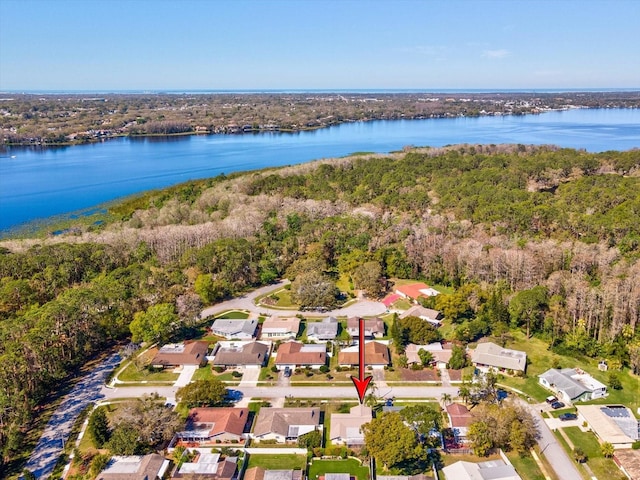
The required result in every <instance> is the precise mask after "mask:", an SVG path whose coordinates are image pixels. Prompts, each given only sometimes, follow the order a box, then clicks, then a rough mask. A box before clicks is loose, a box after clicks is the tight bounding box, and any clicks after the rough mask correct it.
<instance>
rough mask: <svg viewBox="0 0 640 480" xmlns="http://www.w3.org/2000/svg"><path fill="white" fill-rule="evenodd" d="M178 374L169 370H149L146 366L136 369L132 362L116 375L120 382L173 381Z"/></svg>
mask: <svg viewBox="0 0 640 480" xmlns="http://www.w3.org/2000/svg"><path fill="white" fill-rule="evenodd" d="M178 376H179V374H178V373H173V372H172V371H171V370H161V371H159V372H153V373H152V372H150V371H149V370H147V369H146V368H142V369H140V370H138V369H137V368H136V366H135V365H134V364H133V363H129V365H127V366H126V368H125V369H124V370H122V371H121V372H120V374H119V375H118V380H120V381H121V382H175V381H176V380H177V379H178Z"/></svg>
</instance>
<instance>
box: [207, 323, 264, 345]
mask: <svg viewBox="0 0 640 480" xmlns="http://www.w3.org/2000/svg"><path fill="white" fill-rule="evenodd" d="M257 329H258V320H257V319H244V320H230V319H226V318H219V319H217V320H216V321H215V322H213V324H212V325H211V333H213V334H214V335H218V336H219V337H224V338H227V339H229V340H231V339H238V340H251V339H252V338H254V337H255V336H256V330H257Z"/></svg>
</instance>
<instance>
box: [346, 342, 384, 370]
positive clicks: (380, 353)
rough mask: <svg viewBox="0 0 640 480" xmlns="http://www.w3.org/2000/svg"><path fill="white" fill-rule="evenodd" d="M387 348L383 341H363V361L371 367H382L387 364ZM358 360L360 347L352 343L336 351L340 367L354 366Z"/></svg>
mask: <svg viewBox="0 0 640 480" xmlns="http://www.w3.org/2000/svg"><path fill="white" fill-rule="evenodd" d="M389 358H390V357H389V349H388V348H387V346H386V345H385V344H384V343H380V342H372V341H370V342H365V343H364V363H365V365H366V366H371V367H373V368H383V367H384V366H385V365H389V362H390V360H389ZM359 362H360V347H359V346H358V345H354V346H352V347H347V348H344V349H342V351H341V352H340V353H338V364H339V365H340V366H341V367H354V366H357V365H358V364H359Z"/></svg>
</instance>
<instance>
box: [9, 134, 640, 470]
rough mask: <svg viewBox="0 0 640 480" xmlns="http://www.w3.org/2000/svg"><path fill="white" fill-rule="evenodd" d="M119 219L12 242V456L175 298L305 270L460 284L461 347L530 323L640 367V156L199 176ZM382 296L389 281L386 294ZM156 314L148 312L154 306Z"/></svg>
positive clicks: (448, 299)
mask: <svg viewBox="0 0 640 480" xmlns="http://www.w3.org/2000/svg"><path fill="white" fill-rule="evenodd" d="M111 214H112V215H113V217H115V218H117V220H116V221H113V222H111V223H106V224H104V225H101V226H100V227H99V228H92V229H89V230H85V231H80V229H78V230H76V231H74V233H73V234H68V235H59V236H55V237H51V238H48V239H27V240H20V241H18V240H11V241H5V242H2V247H1V252H0V365H1V368H0V451H1V453H2V456H1V458H2V460H3V461H4V462H9V461H10V460H11V459H12V458H14V456H15V455H16V453H17V452H19V451H20V449H21V447H22V441H23V437H24V435H25V432H26V431H27V429H28V428H29V426H30V424H31V422H32V421H33V418H34V417H35V416H36V415H37V414H38V406H39V405H41V404H42V402H44V401H45V399H46V398H47V395H48V394H50V393H51V392H52V391H55V390H56V389H57V388H58V387H59V385H60V383H61V381H63V380H64V379H66V378H69V376H72V375H73V374H74V372H75V371H76V370H77V368H78V367H80V366H82V365H83V364H84V363H85V362H86V361H87V360H88V359H91V358H92V357H95V356H96V355H97V354H99V353H100V352H102V351H104V350H105V349H106V348H108V347H110V346H112V345H115V344H116V343H117V342H119V341H124V340H127V339H128V338H129V336H130V330H129V324H130V323H131V321H132V320H133V319H134V316H135V314H136V313H138V312H146V311H148V310H150V309H151V308H153V307H154V306H156V305H160V304H162V305H163V306H162V308H168V309H173V310H172V315H175V318H177V319H178V320H177V321H175V322H173V323H172V325H171V328H172V329H173V333H177V332H179V331H180V330H181V329H184V328H188V327H189V326H190V325H191V322H192V321H193V318H194V312H196V311H197V310H198V306H199V305H200V302H203V303H205V304H206V303H213V302H216V301H219V300H221V299H223V298H225V297H228V296H230V295H234V294H236V293H238V292H241V291H246V290H248V289H250V288H253V287H256V286H259V285H263V284H266V283H269V282H271V281H273V280H275V279H277V278H280V277H283V276H289V277H290V278H292V277H295V276H296V274H297V273H296V272H303V271H306V272H310V271H313V272H314V273H316V274H320V275H322V276H323V277H325V278H327V279H330V280H333V281H335V280H337V279H338V278H340V277H345V276H346V277H348V278H350V279H351V281H355V282H359V281H360V280H359V278H360V277H359V275H361V274H362V268H361V267H365V266H366V269H367V271H374V272H380V275H381V276H382V277H384V278H385V279H393V278H413V279H423V280H425V281H427V282H431V283H437V284H444V285H449V286H451V287H453V288H454V293H452V294H449V295H440V296H438V297H437V299H436V304H435V306H436V307H437V308H439V309H441V310H442V311H443V313H444V314H445V316H446V318H447V319H449V320H451V321H452V322H454V324H456V329H455V332H454V335H455V339H456V340H457V341H459V342H461V343H465V342H469V341H473V340H475V339H477V338H479V337H480V336H482V335H486V334H490V333H491V334H494V335H499V334H500V333H502V332H505V331H508V330H509V329H510V328H522V329H523V331H526V333H527V335H535V336H539V337H541V338H543V339H544V340H546V341H547V342H548V344H549V345H550V348H553V349H556V350H557V351H559V352H563V353H575V354H576V355H587V356H591V357H598V356H606V357H607V358H609V359H611V360H612V361H614V362H617V363H618V365H619V366H628V367H630V368H631V369H632V370H634V371H635V372H636V373H638V372H640V328H638V327H639V320H640V222H638V218H640V151H637V150H632V151H627V152H604V153H597V154H596V153H587V152H584V151H577V150H570V149H559V148H555V147H529V146H524V145H485V146H481V145H462V146H454V147H445V148H425V149H408V150H407V151H404V152H398V153H394V154H389V155H367V154H361V155H355V156H351V157H347V158H340V159H333V160H323V161H318V162H312V163H308V164H304V165H299V166H295V167H286V168H282V169H270V170H264V171H259V172H249V173H244V174H234V175H231V176H228V177H224V176H221V177H217V178H214V179H209V180H203V181H195V182H189V183H186V184H182V185H178V186H175V187H172V188H170V189H166V190H163V191H154V192H148V193H147V194H144V195H141V196H137V197H134V198H131V199H128V200H125V201H123V202H121V203H119V204H118V205H115V206H113V207H111ZM376 293H379V292H376ZM138 318H140V317H139V316H138Z"/></svg>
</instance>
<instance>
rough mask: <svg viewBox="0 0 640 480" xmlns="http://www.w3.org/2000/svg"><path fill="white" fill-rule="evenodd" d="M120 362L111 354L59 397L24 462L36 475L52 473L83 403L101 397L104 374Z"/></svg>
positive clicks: (87, 403)
mask: <svg viewBox="0 0 640 480" xmlns="http://www.w3.org/2000/svg"><path fill="white" fill-rule="evenodd" d="M119 363H120V355H119V354H117V353H116V354H113V355H111V356H110V357H108V358H107V359H105V360H104V361H103V362H102V363H101V364H100V365H99V366H98V367H96V368H95V369H93V370H92V371H91V373H89V374H87V375H86V376H85V377H84V378H82V380H80V381H79V382H78V383H77V384H76V385H75V386H74V387H73V389H72V390H71V392H69V394H68V395H67V396H66V397H65V398H64V399H63V400H62V403H60V406H58V408H57V409H56V411H55V412H54V413H53V415H52V416H51V419H50V420H49V423H48V424H47V426H46V427H45V429H44V432H42V436H41V437H40V440H39V441H38V444H37V445H36V448H35V449H34V451H33V454H32V455H31V458H29V461H28V462H27V464H26V465H25V468H26V469H28V470H29V471H31V472H33V473H34V475H35V476H36V477H37V478H46V477H48V476H49V475H51V472H52V471H53V468H54V467H55V466H56V462H57V461H58V458H59V457H60V455H61V454H62V448H63V446H64V444H65V443H66V441H67V440H68V438H69V434H70V433H71V428H72V427H73V423H74V422H75V420H76V418H77V417H78V415H79V414H80V412H81V411H82V410H83V409H84V408H85V407H87V406H88V405H91V404H93V403H94V402H96V401H97V400H100V399H101V398H103V395H102V391H103V390H105V388H104V381H105V378H106V377H107V375H108V374H109V373H110V372H111V371H112V370H113V369H114V368H115V367H116V366H117V365H118V364H119Z"/></svg>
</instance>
